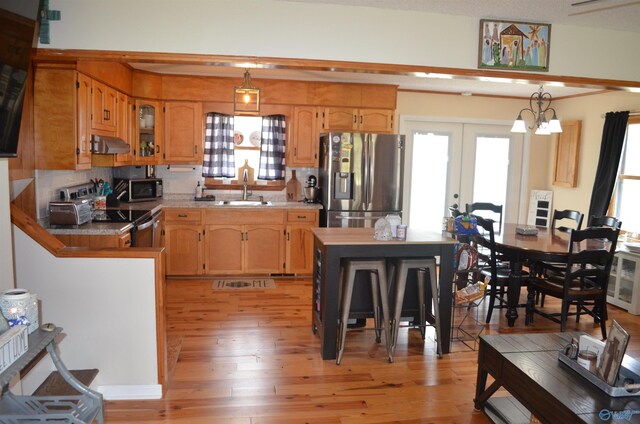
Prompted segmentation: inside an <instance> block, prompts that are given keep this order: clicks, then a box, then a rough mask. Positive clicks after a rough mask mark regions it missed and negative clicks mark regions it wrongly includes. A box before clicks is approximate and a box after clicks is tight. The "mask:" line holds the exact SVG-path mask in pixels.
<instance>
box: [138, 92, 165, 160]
mask: <svg viewBox="0 0 640 424" xmlns="http://www.w3.org/2000/svg"><path fill="white" fill-rule="evenodd" d="M135 107H136V109H135V110H136V119H135V126H136V131H135V139H134V143H133V145H134V152H133V164H134V165H158V164H160V163H161V158H162V149H163V146H162V141H163V138H162V128H163V125H162V119H163V117H162V104H161V102H159V101H155V100H140V99H136V106H135Z"/></svg>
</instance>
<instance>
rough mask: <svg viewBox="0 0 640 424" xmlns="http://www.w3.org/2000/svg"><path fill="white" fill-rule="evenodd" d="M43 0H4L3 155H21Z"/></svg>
mask: <svg viewBox="0 0 640 424" xmlns="http://www.w3.org/2000/svg"><path fill="white" fill-rule="evenodd" d="M40 10H41V6H40V0H0V157H15V156H17V154H18V139H19V137H20V122H21V120H22V108H23V106H24V93H25V88H26V85H27V83H28V78H27V75H28V73H29V68H30V67H31V53H32V51H33V48H34V47H36V45H37V34H38V29H39V25H38V22H39V19H38V16H39V13H40Z"/></svg>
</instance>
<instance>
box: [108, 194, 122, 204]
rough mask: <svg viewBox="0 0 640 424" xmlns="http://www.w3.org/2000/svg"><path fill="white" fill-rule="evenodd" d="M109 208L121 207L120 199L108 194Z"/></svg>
mask: <svg viewBox="0 0 640 424" xmlns="http://www.w3.org/2000/svg"><path fill="white" fill-rule="evenodd" d="M107 206H116V207H117V206H120V199H118V198H117V197H116V195H115V194H113V193H112V194H107Z"/></svg>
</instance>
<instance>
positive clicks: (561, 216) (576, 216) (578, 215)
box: [551, 209, 584, 231]
mask: <svg viewBox="0 0 640 424" xmlns="http://www.w3.org/2000/svg"><path fill="white" fill-rule="evenodd" d="M583 219H584V214H583V213H582V212H580V211H573V210H570V209H565V210H562V211H559V210H557V209H554V210H553V218H552V219H551V228H553V229H555V230H559V231H569V230H579V229H580V228H582V220H583ZM567 220H570V221H574V227H575V228H571V227H566V226H564V225H558V221H563V223H564V224H567Z"/></svg>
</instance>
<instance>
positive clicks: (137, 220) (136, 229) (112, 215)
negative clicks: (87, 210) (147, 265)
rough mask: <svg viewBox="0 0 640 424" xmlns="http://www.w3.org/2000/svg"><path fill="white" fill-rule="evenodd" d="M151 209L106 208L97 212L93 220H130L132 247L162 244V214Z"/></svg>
mask: <svg viewBox="0 0 640 424" xmlns="http://www.w3.org/2000/svg"><path fill="white" fill-rule="evenodd" d="M161 213H162V212H158V213H155V214H153V215H152V214H151V211H150V210H129V209H106V210H104V211H100V213H99V214H95V215H94V217H93V222H123V223H124V222H130V223H131V224H133V226H132V227H131V230H130V231H131V247H159V246H160V234H159V231H160V225H159V224H160V214H161Z"/></svg>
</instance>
